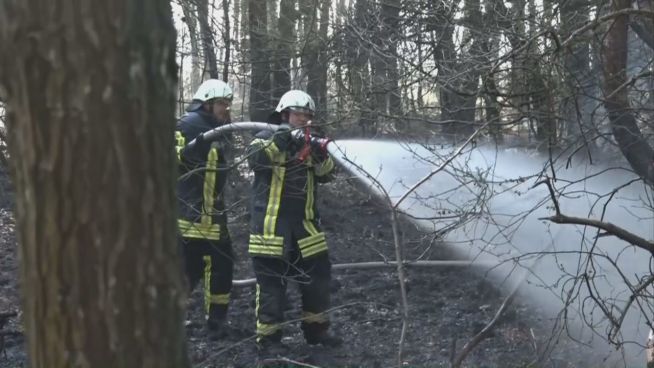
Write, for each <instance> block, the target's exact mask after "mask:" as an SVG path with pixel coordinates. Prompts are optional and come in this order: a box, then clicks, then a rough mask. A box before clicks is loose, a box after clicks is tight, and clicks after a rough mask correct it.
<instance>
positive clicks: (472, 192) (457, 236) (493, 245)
mask: <svg viewBox="0 0 654 368" xmlns="http://www.w3.org/2000/svg"><path fill="white" fill-rule="evenodd" d="M336 143H337V144H336V145H332V146H331V148H330V149H331V152H332V154H333V155H334V156H335V157H336V159H337V160H339V161H341V165H342V166H344V167H346V168H347V170H348V171H350V172H351V173H353V174H355V175H356V176H357V177H358V178H359V179H360V180H361V181H362V182H364V183H367V184H368V185H370V187H371V189H372V190H374V191H376V192H377V193H378V194H380V195H382V196H384V195H388V197H390V199H391V201H392V203H397V201H398V200H399V199H400V198H402V197H403V196H404V195H405V193H406V192H407V191H408V190H409V189H410V188H413V187H414V186H415V185H416V184H417V183H419V182H421V181H422V180H425V179H426V177H427V176H428V175H429V174H430V173H432V172H436V173H435V174H433V176H432V177H430V178H429V179H427V180H425V182H424V183H423V184H422V185H420V186H419V187H418V188H417V189H415V191H413V192H412V193H411V194H410V195H408V196H407V197H406V199H405V200H404V201H403V202H401V203H400V205H399V209H400V210H401V211H403V212H405V213H406V214H408V215H409V216H410V217H412V218H413V219H414V221H415V222H417V223H418V224H420V225H421V226H422V227H423V228H424V229H425V230H427V231H434V232H440V233H442V235H443V239H444V240H445V241H446V243H447V244H448V245H449V246H450V247H451V248H453V249H454V250H455V251H456V252H458V253H459V255H461V256H465V257H468V258H470V259H479V260H484V261H488V260H494V261H497V262H499V263H501V266H499V267H497V268H494V269H493V270H491V271H488V273H487V275H488V277H490V278H492V279H493V280H495V282H496V283H497V284H498V285H499V286H500V287H504V288H506V289H507V290H508V289H509V288H512V287H513V286H514V284H515V283H516V282H518V281H519V279H520V278H519V277H517V276H516V275H517V274H519V273H521V272H522V271H524V270H525V269H529V276H528V278H527V280H526V282H525V283H524V284H523V286H522V290H521V293H522V295H524V296H525V297H526V298H528V299H529V300H530V301H531V302H532V303H533V304H534V305H538V307H539V310H543V311H544V313H545V314H546V315H545V316H543V317H544V318H552V319H556V318H558V317H560V313H561V311H562V310H564V309H565V310H566V315H565V321H566V323H568V324H569V327H570V330H569V332H568V333H571V334H573V335H575V336H574V337H575V338H577V339H580V340H581V341H584V342H587V343H592V344H594V345H596V346H600V347H603V348H600V349H601V351H603V352H606V354H607V355H608V354H609V350H608V349H606V345H605V344H602V340H603V339H605V338H606V337H607V336H608V334H609V332H612V333H616V332H617V333H618V335H617V337H616V339H620V340H624V341H631V342H632V343H630V344H628V345H627V348H628V351H627V353H626V354H627V355H628V356H630V357H631V358H630V359H633V362H630V361H628V362H627V364H629V363H634V364H638V365H642V364H644V361H645V358H644V355H643V347H642V345H643V344H644V343H645V342H646V339H647V333H648V331H649V327H648V324H647V318H651V317H654V311H653V310H652V306H650V305H648V304H647V303H646V300H647V298H641V299H639V300H640V301H641V303H640V304H639V303H632V304H631V306H630V307H629V308H628V309H625V308H626V306H627V305H628V302H629V301H630V296H631V295H632V294H633V293H632V290H633V289H635V288H636V287H637V285H639V284H640V283H641V282H643V280H646V279H648V278H649V277H651V275H652V272H651V270H652V261H651V254H649V253H648V252H646V251H644V250H642V249H639V248H636V247H634V246H630V245H629V244H627V243H625V242H624V241H622V240H620V239H618V238H616V237H613V236H605V234H602V233H600V232H598V231H597V230H596V229H593V228H589V227H583V226H578V225H568V224H555V223H552V222H550V221H548V220H546V218H547V217H549V216H552V215H554V214H555V210H554V207H553V201H552V200H551V198H550V194H549V191H548V189H547V187H546V186H545V185H538V186H535V184H536V183H538V182H540V181H542V180H544V179H546V178H550V180H551V182H552V184H553V186H554V188H555V190H556V192H557V194H556V197H557V200H558V202H559V205H560V210H561V212H562V213H563V214H565V215H568V216H577V217H582V218H591V219H597V220H602V221H604V222H610V223H613V224H615V225H617V226H620V227H623V228H624V229H626V230H629V231H631V232H633V233H635V234H637V235H639V236H640V237H642V238H645V239H649V240H651V239H654V210H653V209H652V208H653V207H652V198H651V193H648V190H647V188H646V187H645V186H644V185H643V184H642V182H640V181H638V180H637V178H636V177H635V176H634V174H633V173H632V172H631V171H630V170H627V169H625V168H624V165H623V164H622V163H620V165H615V166H609V165H589V164H587V163H585V162H583V161H582V160H575V159H570V160H566V159H561V160H548V157H546V156H543V155H541V154H538V153H535V152H532V151H528V150H524V149H498V148H495V147H490V146H483V147H473V148H470V149H467V150H464V151H463V152H462V153H461V155H459V156H458V157H456V158H454V159H453V160H452V161H451V162H449V163H447V160H448V159H449V158H450V157H451V156H452V153H453V152H454V149H453V148H451V147H436V146H421V145H416V144H405V143H400V142H379V141H357V140H346V141H338V142H336ZM445 163H447V164H445ZM375 183H377V184H379V185H380V186H381V188H383V189H381V188H379V187H377V186H376V185H375ZM384 191H385V192H386V194H384V193H383V192H384ZM646 293H647V296H648V297H649V296H651V295H652V294H651V293H652V290H651V287H650V288H648V289H644V290H642V291H640V294H641V296H642V295H645V294H646ZM593 298H595V299H596V300H601V301H602V304H603V305H605V306H606V308H607V309H606V310H602V309H600V308H599V307H598V303H596V302H594V300H593ZM650 304H654V303H650ZM624 310H627V311H628V312H627V313H626V317H625V318H624V321H623V322H622V326H621V328H620V329H619V330H617V331H615V330H610V327H611V324H610V323H608V320H607V317H606V314H607V313H609V314H610V315H612V316H613V318H615V321H616V322H620V320H619V319H618V318H620V316H621V315H622V312H623V311H624ZM650 316H651V317H650ZM623 353H624V352H623ZM618 355H619V354H618ZM609 358H610V359H614V360H619V359H621V357H619V356H615V357H609Z"/></svg>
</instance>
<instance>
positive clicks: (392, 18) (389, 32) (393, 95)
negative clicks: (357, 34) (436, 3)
mask: <svg viewBox="0 0 654 368" xmlns="http://www.w3.org/2000/svg"><path fill="white" fill-rule="evenodd" d="M400 9H401V3H400V0H387V1H385V2H383V3H382V5H381V14H382V24H383V26H384V28H385V30H384V32H383V33H384V34H385V35H386V36H387V38H386V42H385V43H386V45H387V48H388V50H387V52H386V85H387V87H386V94H387V103H388V112H389V114H390V115H391V116H392V118H393V120H395V124H396V127H397V128H400V129H402V128H404V122H402V121H400V120H398V119H399V118H400V117H401V115H402V94H401V91H400V71H399V66H398V62H397V44H398V43H399V42H400V39H401V38H402V31H401V28H400Z"/></svg>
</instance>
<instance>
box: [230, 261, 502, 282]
mask: <svg viewBox="0 0 654 368" xmlns="http://www.w3.org/2000/svg"><path fill="white" fill-rule="evenodd" d="M403 265H404V266H405V267H471V266H479V267H485V268H493V267H497V266H498V265H499V264H498V263H497V262H488V261H466V260H443V261H404V262H403ZM396 267H397V262H396V261H388V262H381V261H379V262H360V263H339V264H335V265H332V269H334V270H367V269H374V268H396ZM256 282H257V280H256V279H254V278H251V279H243V280H234V281H233V283H232V284H233V286H242V287H245V286H253V285H255V284H256Z"/></svg>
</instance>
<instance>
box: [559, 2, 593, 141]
mask: <svg viewBox="0 0 654 368" xmlns="http://www.w3.org/2000/svg"><path fill="white" fill-rule="evenodd" d="M560 11H561V28H562V29H561V33H562V36H563V38H564V39H565V38H567V37H569V36H570V34H571V32H573V31H575V30H576V29H578V28H579V27H581V26H582V25H584V24H585V23H586V22H588V20H589V12H590V9H589V4H588V1H587V0H577V1H568V0H563V1H561V4H560ZM564 52H565V53H564V56H563V68H564V78H565V91H566V93H565V95H564V98H563V101H562V104H561V105H562V110H563V111H562V114H561V115H562V117H563V123H564V126H565V132H566V133H567V134H566V135H567V136H568V141H569V142H571V143H572V142H580V141H581V142H587V143H588V144H592V145H594V143H593V142H594V141H591V140H588V139H586V138H585V137H586V136H589V135H591V134H592V130H593V127H592V125H591V113H592V111H593V109H594V106H593V105H594V103H593V100H594V98H593V96H592V88H591V86H592V81H593V80H594V79H595V77H594V76H592V74H591V72H590V47H589V43H588V42H587V40H584V39H581V40H579V41H578V42H575V43H573V44H572V45H571V46H570V47H569V49H568V50H565V51H564ZM582 137H583V139H582Z"/></svg>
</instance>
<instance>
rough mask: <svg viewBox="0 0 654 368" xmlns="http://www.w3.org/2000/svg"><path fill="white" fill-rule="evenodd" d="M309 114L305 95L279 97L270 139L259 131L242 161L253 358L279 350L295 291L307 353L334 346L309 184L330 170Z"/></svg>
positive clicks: (326, 268) (326, 272) (324, 254)
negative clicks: (247, 191) (247, 198)
mask: <svg viewBox="0 0 654 368" xmlns="http://www.w3.org/2000/svg"><path fill="white" fill-rule="evenodd" d="M314 112H315V104H314V101H313V99H312V98H311V97H310V96H309V95H308V94H307V93H305V92H303V91H299V90H291V91H288V92H286V93H285V94H284V95H283V96H282V97H281V99H280V100H279V103H278V105H277V107H276V108H275V111H274V112H273V113H272V114H271V117H270V119H269V120H270V121H269V122H270V123H271V124H279V128H278V129H277V131H275V132H271V131H261V132H259V133H258V134H257V135H256V136H255V139H254V140H253V141H252V143H251V144H250V145H249V147H248V150H247V154H248V162H249V165H250V168H251V169H252V170H253V171H254V183H253V195H252V203H251V221H250V240H249V249H248V252H249V254H250V256H251V258H252V263H253V267H254V272H255V275H256V279H257V285H256V334H257V343H258V346H259V348H260V349H261V350H271V349H272V350H275V349H278V348H282V349H283V348H284V346H283V345H282V343H281V338H282V326H281V324H282V323H283V321H284V309H285V305H286V286H287V285H288V283H289V281H295V282H297V283H298V285H299V288H300V292H301V294H302V323H301V328H302V331H303V333H304V338H305V340H306V342H307V343H308V344H310V345H318V344H320V345H323V346H328V347H335V346H339V345H341V343H342V340H341V339H340V338H338V337H336V336H333V335H331V334H329V333H328V329H329V319H328V316H327V314H326V311H327V309H329V307H330V293H329V286H330V281H331V263H330V260H329V254H328V247H327V240H326V238H325V233H324V232H322V231H321V229H320V226H319V221H318V218H319V217H318V211H317V208H316V202H317V201H316V198H317V190H316V189H317V183H321V182H325V181H328V180H330V179H331V175H330V174H331V173H332V171H333V169H334V162H333V161H332V158H331V157H330V155H329V153H328V151H327V149H326V146H327V143H328V142H329V141H328V140H326V139H318V138H315V137H312V136H311V134H310V133H311V132H310V128H311V120H312V119H313V115H314Z"/></svg>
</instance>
